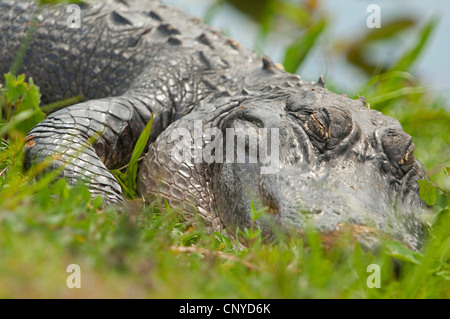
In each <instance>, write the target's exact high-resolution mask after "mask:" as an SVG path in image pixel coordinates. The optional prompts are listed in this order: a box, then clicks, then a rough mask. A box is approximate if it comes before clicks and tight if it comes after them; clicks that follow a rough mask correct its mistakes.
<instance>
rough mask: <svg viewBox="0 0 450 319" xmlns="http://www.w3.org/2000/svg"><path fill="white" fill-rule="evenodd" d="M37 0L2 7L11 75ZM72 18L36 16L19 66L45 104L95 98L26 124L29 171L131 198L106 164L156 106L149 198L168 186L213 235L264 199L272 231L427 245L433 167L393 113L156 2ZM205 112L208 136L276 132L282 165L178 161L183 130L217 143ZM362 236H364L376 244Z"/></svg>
mask: <svg viewBox="0 0 450 319" xmlns="http://www.w3.org/2000/svg"><path fill="white" fill-rule="evenodd" d="M35 9H36V7H35V6H34V5H33V4H31V3H28V2H25V3H23V2H18V1H6V2H2V3H1V4H0V21H1V22H0V56H1V58H2V60H1V63H0V71H1V72H2V73H5V72H7V70H8V68H9V67H10V65H11V63H12V61H13V59H14V57H15V56H16V54H17V51H18V48H19V47H20V44H21V42H22V40H23V39H24V37H25V34H26V30H27V26H28V25H29V22H30V20H31V19H32V16H33V12H34V11H35ZM70 14H71V12H69V13H67V11H66V6H59V7H56V8H54V7H51V8H50V7H45V8H43V9H42V11H41V12H39V13H38V15H37V17H38V25H37V27H36V29H35V31H34V34H33V37H32V39H31V42H30V45H29V47H28V49H27V52H26V54H25V57H24V64H23V67H22V69H21V72H25V73H26V74H27V76H32V77H33V78H34V79H35V81H36V83H37V84H38V85H39V86H40V87H41V92H42V94H43V101H44V102H46V103H48V102H52V101H56V100H60V99H63V98H68V97H71V96H74V95H77V94H80V93H81V94H83V96H84V97H85V101H84V102H82V103H79V104H76V105H73V106H70V107H67V108H65V109H62V110H59V111H57V112H55V113H52V114H50V115H49V116H48V117H47V118H46V119H45V120H44V121H43V122H42V123H40V124H39V125H37V126H36V127H35V128H34V129H33V130H32V131H31V132H30V133H29V135H28V137H27V146H26V162H25V164H26V166H30V165H31V164H32V163H33V162H35V161H36V160H37V161H40V160H42V159H43V158H45V157H48V156H52V157H53V158H54V159H55V161H54V164H53V167H57V166H60V165H62V164H65V168H64V171H63V175H64V176H65V177H67V178H68V180H69V181H70V182H76V181H77V180H78V179H83V180H85V181H86V182H87V183H88V186H89V189H90V190H91V192H92V193H93V194H94V195H102V196H103V197H104V199H105V201H106V202H109V203H117V202H121V201H122V200H123V197H122V192H121V188H120V186H119V184H118V183H117V181H116V180H115V179H114V177H113V176H112V175H111V174H110V173H109V172H108V168H109V169H110V168H116V167H120V166H121V165H123V164H126V163H127V162H128V160H129V159H130V156H131V153H132V150H133V148H134V145H135V143H136V141H137V139H138V137H139V135H140V133H141V132H142V130H143V128H144V126H145V124H146V123H147V122H148V120H149V118H150V116H151V114H152V113H154V115H155V118H154V122H153V128H152V134H151V137H150V141H149V142H150V143H152V144H151V146H150V147H149V150H148V153H147V155H146V157H145V159H144V161H143V163H142V165H141V168H140V171H139V180H138V187H139V190H140V193H141V195H142V196H145V197H148V196H150V195H152V194H159V195H162V196H163V197H164V198H166V199H167V200H168V201H169V203H170V204H171V205H172V206H177V205H179V206H181V208H182V210H183V211H184V212H185V215H186V217H190V216H192V214H193V212H194V211H198V212H199V213H200V215H201V216H203V217H204V219H205V221H206V222H207V224H209V225H210V227H211V228H212V229H214V230H221V229H224V228H226V229H229V230H232V232H233V231H234V229H235V228H236V227H240V228H243V227H249V226H250V224H251V218H250V203H251V202H253V203H254V205H255V207H256V208H258V209H259V208H264V207H265V208H266V213H264V214H263V217H262V218H261V219H259V220H258V221H257V226H259V227H261V229H262V230H263V233H264V234H265V235H266V236H268V237H274V236H276V234H277V232H278V231H282V232H288V233H290V232H299V231H302V230H303V229H304V228H305V227H306V224H307V223H309V222H313V224H314V225H315V226H316V227H317V228H318V229H319V230H320V231H322V232H324V233H332V232H335V231H339V230H340V229H341V228H342V227H343V225H344V224H350V225H352V226H354V229H356V228H358V229H359V230H361V229H365V230H367V231H368V232H369V233H370V232H371V231H372V230H374V231H376V232H381V233H384V234H387V235H389V236H391V237H393V238H396V239H398V240H401V241H402V242H404V243H405V244H407V245H408V246H410V247H411V248H413V249H419V248H420V246H421V243H422V240H423V236H424V225H423V223H422V221H421V220H420V218H419V214H420V213H421V212H422V211H423V208H424V203H423V202H422V201H421V200H420V198H419V196H418V185H417V179H419V178H426V172H425V170H424V168H423V166H422V165H421V164H420V163H419V162H418V161H417V160H415V159H414V156H413V153H412V151H413V144H412V143H411V138H410V136H408V135H407V134H406V133H405V132H403V130H402V128H401V126H400V124H399V123H398V122H397V121H396V120H394V119H392V118H390V117H387V116H384V115H383V114H381V113H379V112H377V111H373V110H369V109H367V108H366V107H365V102H364V100H351V99H349V98H346V97H343V96H340V95H337V94H334V93H332V92H330V91H328V90H327V89H326V87H325V84H324V83H323V79H320V80H319V81H318V82H317V83H304V82H303V81H302V80H301V79H300V77H298V76H297V75H293V74H289V73H287V72H285V71H283V70H281V69H279V68H278V67H276V66H275V65H274V64H273V63H272V61H271V60H270V59H269V58H267V57H264V58H262V59H261V58H259V57H258V56H257V55H256V54H255V53H254V52H253V51H250V50H247V49H243V48H241V47H240V46H239V44H238V43H236V42H235V41H233V40H232V39H229V38H227V37H226V36H224V35H223V34H222V33H220V32H218V31H217V30H215V29H214V28H212V27H209V26H206V25H204V24H203V23H202V22H201V20H200V19H198V18H195V17H191V16H188V15H186V14H184V13H182V12H181V11H179V10H177V9H174V8H170V7H166V6H164V5H162V4H161V3H159V2H158V1H138V0H135V1H130V2H126V3H125V2H120V1H106V2H102V3H100V4H99V3H93V4H86V5H83V6H82V7H81V28H80V29H71V28H69V27H68V26H67V18H68V17H69V15H70ZM195 121H200V127H201V130H202V132H204V130H206V129H207V128H217V129H218V130H220V131H221V132H222V133H223V136H224V140H223V141H224V142H225V143H224V145H225V144H226V142H227V140H226V129H227V128H242V127H244V128H254V129H256V128H269V129H270V128H277V129H279V142H280V147H279V165H278V166H277V170H276V172H275V173H271V174H263V173H262V168H263V167H265V164H264V163H263V162H261V161H260V160H259V161H258V162H257V163H249V162H247V163H237V162H231V163H229V162H227V163H221V162H218V161H216V162H212V163H207V162H205V161H201V162H198V163H195V162H193V161H190V160H186V159H184V160H183V161H180V160H178V159H176V158H175V157H174V156H175V155H174V154H175V153H174V152H173V151H174V149H175V150H176V149H177V148H178V147H180V144H179V143H178V140H176V139H174V138H173V135H172V134H173V133H174V132H179V131H180V130H183V129H184V130H185V131H187V132H189V136H190V138H191V139H192V141H191V142H192V143H193V145H195V147H196V148H201V149H204V148H205V147H207V145H209V141H208V140H207V139H206V140H201V141H198V139H196V137H195V136H196V135H195V134H196V133H195V128H194V127H195V125H196V124H195V123H196V122H195ZM197 123H198V122H197ZM253 132H255V134H256V135H258V134H259V133H256V132H257V130H254V131H253ZM270 136H272V135H270ZM253 137H255V138H258V139H259V138H261V137H262V136H253ZM248 138H249V139H250V137H248ZM211 145H212V144H211ZM211 145H210V146H211ZM248 147H251V145H250V146H248ZM227 151H228V152H230V151H231V149H228V150H227V149H226V147H225V146H224V149H223V152H224V155H226V152H227ZM233 152H234V148H233ZM248 152H249V148H248V149H247V155H249V154H248ZM355 227H356V228H355ZM362 233H363V234H361V232H360V233H358V234H357V235H358V236H359V238H358V239H359V240H360V241H361V242H365V243H366V244H367V245H369V246H370V244H371V243H370V241H371V240H372V239H371V237H370V236H367V235H368V234H367V233H364V231H363V232H362Z"/></svg>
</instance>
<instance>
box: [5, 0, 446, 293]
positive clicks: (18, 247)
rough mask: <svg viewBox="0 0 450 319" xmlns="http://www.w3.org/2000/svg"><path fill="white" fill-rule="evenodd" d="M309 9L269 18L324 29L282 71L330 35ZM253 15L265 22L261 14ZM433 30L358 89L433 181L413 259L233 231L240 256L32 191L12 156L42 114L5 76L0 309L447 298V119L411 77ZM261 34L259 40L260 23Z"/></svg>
mask: <svg viewBox="0 0 450 319" xmlns="http://www.w3.org/2000/svg"><path fill="white" fill-rule="evenodd" d="M265 3H269V1H266V2H265ZM271 3H272V4H271V5H272V6H273V1H272V2H271ZM280 3H281V2H280ZM283 5H284V4H281V5H279V7H278V8H280V7H282V6H283ZM272 8H273V7H272ZM318 8H319V6H318V2H317V1H307V2H305V5H304V6H299V7H298V10H297V11H296V10H294V8H293V7H292V8H290V9H289V10H288V9H286V8H285V9H284V10H281V11H277V12H281V17H283V15H288V16H286V17H285V19H287V20H289V21H292V20H293V19H294V20H295V19H296V14H298V16H304V17H306V15H305V14H304V13H305V12H314V14H308V15H307V18H304V19H305V20H304V21H303V22H302V23H301V26H302V27H306V28H308V26H310V27H311V25H314V23H318V21H324V22H323V25H322V26H320V27H317V28H316V29H315V30H316V31H314V32H311V34H312V35H311V37H310V38H309V39H305V40H302V39H303V38H302V37H301V36H299V38H298V39H297V40H295V41H294V42H293V45H292V46H291V47H290V48H288V49H287V52H288V51H289V50H290V51H291V53H292V54H287V55H286V56H287V59H297V61H290V62H289V61H288V62H287V63H285V64H287V65H291V67H292V68H297V69H298V67H300V66H301V64H302V63H303V61H304V58H305V57H306V56H307V54H308V52H309V50H311V48H313V47H314V45H315V43H316V41H317V39H318V38H319V37H320V36H321V34H322V32H325V31H326V28H330V27H332V26H330V25H329V23H328V22H326V21H327V18H326V17H324V16H321V15H320V13H318V11H317V10H319V9H318ZM262 11H263V13H264V14H265V17H266V19H268V20H267V21H270V12H271V11H270V10H268V9H267V10H262ZM283 12H284V14H283ZM277 14H280V13H277ZM320 23H322V22H320ZM434 23H435V22H433V21H430V22H429V23H428V24H427V26H425V27H424V28H423V29H422V30H421V31H420V32H419V33H418V35H417V37H418V41H417V45H416V46H415V47H413V48H411V49H410V50H407V51H406V52H405V53H404V55H403V56H402V58H401V59H399V61H398V63H394V64H393V65H394V66H396V67H392V68H390V69H389V68H386V69H384V71H383V72H379V73H376V72H375V73H374V74H373V76H372V77H371V78H370V79H368V82H367V84H365V85H364V86H363V87H362V88H361V89H360V93H361V95H364V96H366V98H367V101H368V103H369V104H370V106H371V107H372V108H376V109H379V110H381V111H383V112H384V113H387V114H389V115H392V116H394V117H396V118H397V119H399V120H400V122H401V123H402V124H403V126H404V128H405V130H406V131H407V132H409V133H410V134H411V135H412V136H413V138H414V142H415V144H416V154H417V157H418V158H419V159H420V160H421V161H422V162H424V163H425V165H426V166H427V168H428V169H429V170H430V172H431V173H432V178H433V182H427V181H423V182H421V185H420V187H421V196H422V198H423V199H424V200H426V201H427V203H428V204H429V205H432V206H433V208H432V210H433V212H434V215H432V216H430V223H432V224H433V227H432V232H431V235H430V237H429V239H428V242H427V245H426V247H425V248H424V250H423V251H422V252H421V253H417V252H412V251H410V250H409V249H407V248H405V247H404V246H402V245H399V244H398V243H395V242H387V243H386V245H385V246H384V247H383V249H381V250H380V251H378V252H377V253H368V252H367V253H365V252H363V251H362V250H361V248H360V247H359V246H358V245H357V244H354V243H353V242H352V241H351V240H350V239H347V237H346V236H343V237H342V240H341V243H340V244H339V245H336V246H334V247H333V248H325V247H324V245H322V238H321V237H320V236H319V235H318V234H317V233H315V232H314V231H308V232H307V234H306V236H305V238H303V239H301V238H293V239H287V238H285V239H283V240H280V241H279V242H277V243H274V244H266V243H264V242H263V241H262V238H261V234H260V233H259V232H258V231H257V230H254V229H247V230H243V236H244V237H245V238H246V239H247V240H248V242H249V243H250V245H249V247H248V248H242V247H239V245H238V243H236V242H235V241H234V240H232V239H230V238H229V237H227V236H224V235H221V234H218V233H215V234H207V233H206V232H205V230H204V229H202V228H201V227H196V228H193V227H191V225H189V224H188V223H187V222H185V221H184V220H183V218H182V216H181V215H180V214H179V213H177V212H176V210H171V209H170V208H166V207H159V206H154V205H153V204H152V203H148V202H147V203H142V202H141V201H140V200H138V199H135V200H130V201H128V202H127V204H126V206H125V208H123V209H122V211H121V212H119V211H118V209H117V208H112V207H111V208H107V209H103V208H102V203H101V200H100V198H96V199H95V200H94V201H91V199H90V193H89V192H88V191H87V189H86V188H85V187H84V186H83V185H77V186H68V185H67V184H66V182H65V181H64V180H59V181H57V182H52V180H53V177H54V176H53V175H51V174H50V175H49V174H46V175H44V177H43V178H41V179H40V180H38V181H36V180H34V176H36V175H37V174H39V173H40V172H42V170H43V169H44V167H45V163H43V164H42V165H37V166H36V167H35V168H34V169H33V170H32V171H28V172H25V171H24V170H23V167H22V161H23V152H22V146H23V137H24V134H25V133H26V132H27V131H28V130H29V129H30V128H31V127H32V126H33V125H34V124H35V123H34V120H30V116H35V115H36V114H38V115H39V114H40V111H39V110H37V109H36V108H35V102H36V99H37V97H38V96H39V93H38V88H37V87H35V86H34V84H33V82H32V80H31V81H29V82H28V83H26V82H25V77H21V76H19V77H12V75H8V78H5V81H4V83H5V85H4V87H3V88H2V95H1V100H0V103H1V106H2V111H4V113H2V114H3V116H2V123H1V124H0V132H2V136H1V138H2V140H1V142H0V260H1V262H0V298H77V297H79V298H107V297H111V298H120V297H130V298H140V297H144V298H450V263H449V255H450V238H449V236H450V234H449V233H450V232H449V226H448V225H450V213H449V206H448V190H449V188H450V186H449V184H448V178H449V168H448V167H447V168H444V169H442V167H445V166H449V164H448V158H449V156H448V154H449V153H448V152H449V135H450V133H449V125H448V123H449V114H448V112H446V111H445V108H443V107H442V104H443V101H442V100H440V99H439V98H438V97H436V96H433V95H432V94H431V93H429V92H428V91H427V90H424V89H422V88H421V86H420V81H419V80H417V79H415V78H414V77H413V76H412V75H411V73H410V72H409V70H410V67H411V66H412V65H413V64H414V61H416V59H417V58H418V56H419V53H420V50H421V48H423V47H424V46H425V43H426V39H427V38H428V37H429V34H430V33H431V30H432V29H433V25H434ZM264 28H265V29H263V30H262V32H261V34H262V36H261V38H260V40H261V39H263V38H264V34H266V33H267V32H270V30H271V26H270V23H269V24H266V25H265V27H264ZM302 41H309V42H308V43H307V44H302ZM302 50H303V51H302ZM291 56H292V58H290V57H291ZM299 61H300V62H299ZM294 71H295V70H294ZM328 85H329V86H330V87H331V88H332V87H333V85H332V84H330V83H329V84H328ZM7 90H8V91H7ZM16 93H17V94H16ZM30 94H31V95H32V96H33V98H30V97H28V98H26V96H27V95H28V96H30ZM12 97H14V98H12ZM29 101H34V102H32V103H30V102H29ZM20 105H21V106H20ZM128 178H129V177H127V176H125V178H124V179H128ZM254 218H258V213H256V212H255V214H254ZM69 264H78V265H80V267H81V289H68V288H67V287H66V279H67V276H68V275H69V273H67V272H66V268H67V266H68V265H69ZM370 264H378V265H379V266H380V267H381V288H372V289H370V288H368V287H367V284H366V282H367V278H368V276H369V275H370V274H371V273H369V272H367V267H368V266H369V265H370Z"/></svg>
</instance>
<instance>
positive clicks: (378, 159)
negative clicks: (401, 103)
mask: <svg viewBox="0 0 450 319" xmlns="http://www.w3.org/2000/svg"><path fill="white" fill-rule="evenodd" d="M216 104H220V106H219V107H209V106H205V107H204V109H205V110H206V111H205V113H207V112H208V111H207V110H212V109H216V112H215V113H214V112H213V113H212V114H209V116H208V115H205V114H201V110H200V111H199V113H197V112H195V113H193V114H190V115H189V116H186V117H185V118H183V119H182V120H180V121H178V123H174V125H173V127H169V129H168V131H170V132H172V133H173V132H174V131H178V132H180V128H183V129H187V130H188V131H189V134H188V135H189V138H188V143H191V146H192V148H193V149H194V148H195V147H196V146H197V147H198V146H202V148H203V149H204V150H205V149H206V148H207V152H206V153H209V154H210V155H212V156H213V157H214V158H213V160H211V158H209V159H208V160H206V162H207V163H206V162H205V158H204V156H205V155H207V154H205V153H203V158H202V160H201V161H199V160H197V161H195V160H192V161H190V160H189V159H187V160H185V161H184V162H183V163H181V162H180V167H182V168H181V171H183V167H184V169H185V170H186V171H187V172H188V173H187V174H186V176H190V178H192V176H197V177H195V178H194V181H193V180H192V179H187V182H186V181H185V182H180V179H183V178H182V177H181V176H179V178H177V177H176V176H174V175H173V174H167V166H168V165H169V164H168V163H172V162H174V161H176V160H174V157H176V155H174V154H177V152H178V151H179V149H180V146H179V144H178V145H176V142H177V141H179V134H177V135H176V136H175V137H174V136H173V134H172V136H171V137H170V136H168V135H166V136H165V137H162V138H161V139H158V140H157V141H156V142H155V146H154V147H153V148H154V151H153V152H152V151H150V153H149V156H148V157H147V159H146V160H145V162H144V164H143V172H142V173H141V174H140V176H141V182H140V185H141V187H140V189H141V191H142V193H143V194H149V193H155V192H162V193H163V194H164V195H165V197H166V198H167V197H169V198H172V199H174V198H176V197H177V196H176V195H174V194H176V193H177V191H176V190H174V189H173V188H170V187H172V185H177V186H178V187H181V192H189V191H190V192H191V193H192V196H193V197H196V198H201V199H202V200H200V201H198V200H195V201H192V200H190V199H189V197H182V198H178V200H179V201H181V202H183V201H188V202H190V203H191V204H193V206H195V207H196V208H197V209H199V211H202V212H203V216H207V217H209V216H211V215H213V216H218V218H219V220H220V222H221V223H222V224H223V226H225V228H227V229H229V230H232V231H231V233H233V232H234V231H235V229H236V228H237V227H239V228H241V229H242V228H245V227H251V225H252V223H254V221H252V216H251V215H252V214H251V209H252V208H251V207H252V204H253V205H254V208H255V209H257V210H260V209H261V210H262V211H263V213H262V216H261V218H259V219H258V220H257V221H256V225H257V226H258V227H260V228H261V229H262V231H263V234H264V235H265V236H267V237H269V238H273V237H275V236H277V234H278V233H279V232H281V233H284V234H285V233H286V232H287V233H292V232H294V233H298V232H303V231H304V230H305V228H306V227H308V225H312V226H314V227H316V228H317V229H318V230H319V231H320V232H322V233H325V234H332V233H334V232H339V231H340V230H341V229H348V228H346V226H350V227H351V229H352V232H354V233H355V234H356V235H357V239H358V240H359V241H360V242H361V243H363V244H364V245H366V246H371V245H372V244H373V242H374V241H376V239H375V238H376V237H378V236H379V235H387V236H389V238H395V239H397V240H400V241H402V242H404V243H405V244H407V245H408V246H409V247H411V248H413V249H419V248H420V246H421V240H422V238H423V235H424V229H425V228H424V227H425V226H424V223H423V222H422V221H421V220H420V216H419V214H420V213H422V212H423V208H424V203H423V201H422V200H421V199H420V198H419V189H418V184H417V179H422V178H426V176H427V173H426V170H425V169H424V167H423V166H422V164H420V163H419V162H418V161H417V160H416V159H415V158H414V154H413V151H414V144H413V143H412V140H411V137H410V136H409V135H408V134H406V133H405V132H404V131H403V129H402V127H401V125H400V124H399V123H398V121H397V120H395V119H393V118H391V117H388V116H385V115H383V114H382V113H380V112H378V111H375V110H370V109H368V107H367V106H366V102H365V100H364V99H363V98H361V99H358V100H352V99H350V98H348V97H345V96H341V95H338V94H335V93H332V92H330V91H328V90H327V89H326V88H325V86H324V85H323V81H322V80H320V81H319V82H318V83H316V84H307V83H302V84H301V86H300V85H299V86H295V87H283V88H281V87H277V86H266V88H265V89H263V91H262V92H261V91H259V92H255V93H253V92H251V91H250V92H248V91H246V92H245V94H244V95H242V96H237V97H233V98H228V101H227V102H226V103H224V102H223V101H221V102H220V103H216ZM198 118H202V119H204V120H205V121H206V122H207V123H203V130H202V131H200V132H201V133H203V134H204V135H203V143H200V144H199V143H196V142H195V140H196V137H195V135H197V138H198V137H199V133H198V132H197V133H195V132H194V131H195V124H193V122H194V121H195V119H198ZM208 118H209V119H210V120H209V122H208ZM212 127H213V128H214V129H215V130H216V131H215V133H212V134H211V128H212ZM206 132H208V133H207V134H206V135H205V133H206ZM212 135H214V136H215V138H212ZM218 139H219V140H220V141H218ZM211 141H215V142H214V147H211V144H210V143H213V142H211ZM185 144H186V143H185ZM207 145H209V147H207ZM185 146H186V145H185ZM174 148H178V149H177V152H175V153H174V152H173V149H174ZM156 150H157V151H156ZM164 150H166V153H165V154H166V155H167V158H166V156H165V155H164ZM194 152H195V151H194ZM230 153H231V154H230ZM152 154H153V155H152ZM192 154H193V153H191V155H192ZM195 162H197V163H195ZM169 166H170V165H169ZM180 167H178V168H177V169H178V170H180ZM152 172H153V173H152ZM157 172H160V173H159V174H158V173H157ZM149 175H150V176H151V178H147V177H148V176H149ZM168 176H169V177H168ZM158 179H159V180H161V179H162V180H163V184H164V185H165V187H162V188H165V191H164V190H163V191H161V184H156V183H155V182H154V181H155V180H158ZM180 185H186V188H185V189H183V186H180ZM195 185H200V186H201V187H203V190H202V191H201V192H200V193H196V192H195V187H194V186H195ZM189 188H191V189H192V190H194V191H192V190H189ZM205 189H206V190H205Z"/></svg>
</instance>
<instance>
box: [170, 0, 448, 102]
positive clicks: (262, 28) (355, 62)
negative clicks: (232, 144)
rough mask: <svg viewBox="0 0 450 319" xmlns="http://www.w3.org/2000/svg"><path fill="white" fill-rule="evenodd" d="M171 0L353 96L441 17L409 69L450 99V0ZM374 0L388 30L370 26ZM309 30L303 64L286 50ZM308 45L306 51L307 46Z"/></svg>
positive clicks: (311, 77)
mask: <svg viewBox="0 0 450 319" xmlns="http://www.w3.org/2000/svg"><path fill="white" fill-rule="evenodd" d="M163 2H165V3H167V4H170V5H174V6H178V7H181V8H183V9H184V10H185V11H186V12H188V13H190V14H193V15H196V16H199V17H202V18H203V19H205V21H206V22H207V23H209V24H211V25H214V26H216V27H218V28H219V29H221V30H222V31H224V32H225V33H227V34H228V35H229V36H231V37H233V38H234V39H236V40H237V41H239V42H240V43H241V44H242V45H244V46H245V47H248V48H253V49H255V50H256V51H257V52H259V53H262V52H264V53H265V54H267V55H269V56H270V57H271V58H272V59H273V60H274V61H276V62H280V63H284V64H287V65H286V67H287V69H289V70H288V71H290V72H297V73H298V74H300V75H301V76H302V78H304V79H305V80H307V81H313V80H317V78H318V77H319V76H320V75H324V77H325V78H326V79H327V80H328V81H331V82H332V83H333V85H335V86H337V88H339V89H341V90H343V91H347V92H348V91H351V92H353V93H356V92H357V90H358V87H359V86H361V84H362V82H364V81H367V80H368V77H369V76H373V75H375V74H377V73H380V72H382V71H386V70H388V69H389V67H392V66H393V64H394V63H395V62H396V61H398V59H399V58H401V57H402V54H404V53H405V52H406V50H408V49H412V48H413V47H414V46H415V45H416V44H417V43H416V42H417V40H419V39H418V38H417V37H418V36H419V33H420V31H421V30H422V29H423V28H424V27H426V26H427V24H429V23H431V21H433V22H434V23H435V25H433V27H432V28H433V30H432V32H430V33H431V34H430V35H429V36H428V38H427V39H426V43H425V44H426V45H424V48H423V49H422V50H421V52H420V54H419V56H418V57H417V59H416V60H415V61H414V65H412V68H410V69H409V71H411V72H412V73H413V74H414V75H415V76H417V77H420V79H421V82H422V84H423V85H427V86H429V87H430V88H431V89H435V90H436V91H437V92H439V93H440V94H441V95H443V96H445V98H446V100H447V101H449V100H450V76H449V75H450V56H449V55H450V18H449V17H450V1H448V0H431V1H423V0H397V1H392V0H377V1H375V2H374V1H361V0H339V1H336V0H243V1H242V0H189V1H186V0H163ZM372 3H375V4H377V5H378V6H379V7H380V10H381V11H380V12H381V28H380V29H378V30H377V29H369V28H368V27H367V25H366V20H367V18H368V17H369V16H370V15H371V12H367V7H368V6H369V5H370V4H372ZM314 26H316V28H315V29H314V28H313V27H314ZM311 28H313V30H311ZM308 35H309V36H310V38H313V37H314V38H315V39H314V40H315V41H310V42H311V43H310V48H307V49H308V52H307V54H306V56H305V57H304V58H299V59H298V61H286V50H287V49H288V48H289V47H290V46H295V44H297V46H298V47H300V46H302V45H301V44H300V43H299V42H301V40H302V38H305V36H308ZM309 40H311V39H309ZM304 42H306V41H304ZM303 47H304V48H305V49H306V47H307V45H306V43H303ZM288 59H289V57H288ZM294 60H295V59H294ZM286 62H287V63H286Z"/></svg>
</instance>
